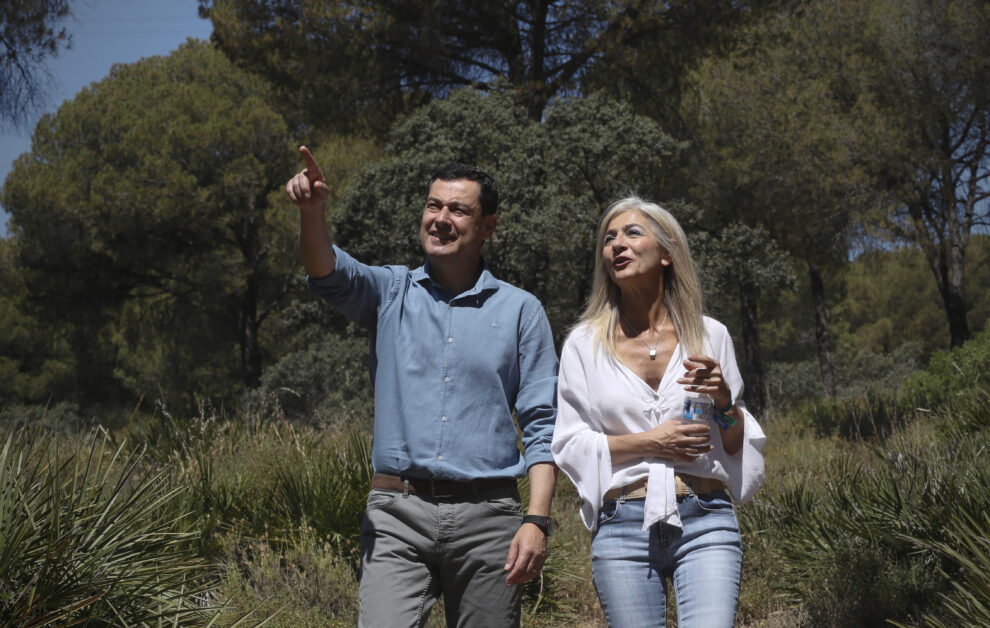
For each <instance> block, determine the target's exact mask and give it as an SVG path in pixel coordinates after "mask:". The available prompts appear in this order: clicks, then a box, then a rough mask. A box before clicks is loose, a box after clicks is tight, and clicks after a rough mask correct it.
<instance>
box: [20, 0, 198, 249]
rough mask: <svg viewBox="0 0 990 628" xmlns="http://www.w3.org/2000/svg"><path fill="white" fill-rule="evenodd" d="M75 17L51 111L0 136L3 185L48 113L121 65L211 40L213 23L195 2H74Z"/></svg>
mask: <svg viewBox="0 0 990 628" xmlns="http://www.w3.org/2000/svg"><path fill="white" fill-rule="evenodd" d="M69 6H70V10H71V15H70V16H69V17H68V18H67V19H65V20H64V21H63V22H62V25H63V26H64V27H65V28H66V30H67V31H68V32H69V34H70V35H71V36H72V47H71V48H69V49H68V50H65V49H63V50H61V51H60V52H59V54H58V56H57V57H55V58H50V59H49V60H48V62H47V68H48V70H49V71H50V72H51V74H52V78H53V83H52V85H51V86H50V87H49V88H48V103H49V104H48V106H47V107H44V108H43V109H42V110H40V111H37V112H36V114H35V115H34V117H32V119H31V121H30V122H29V123H28V124H26V125H25V127H24V128H23V129H14V130H10V131H8V132H6V133H0V184H2V182H3V181H5V180H6V179H7V175H8V173H9V172H10V169H11V165H12V164H13V162H14V160H15V159H17V157H18V156H20V155H21V154H22V153H26V152H28V151H30V150H31V132H32V131H33V130H34V126H35V124H36V123H37V121H38V119H39V118H40V117H41V116H42V115H43V114H45V113H54V112H55V111H57V110H58V108H59V106H60V105H61V104H62V103H63V102H64V101H65V100H67V99H71V98H72V97H73V96H75V95H76V94H77V93H78V92H79V91H80V90H81V89H82V88H83V87H86V86H87V85H89V84H90V83H93V82H95V81H99V80H101V79H103V78H105V77H106V76H107V74H109V73H110V68H111V67H113V65H114V64H117V63H133V62H135V61H138V60H140V59H143V58H144V57H151V56H155V55H167V54H168V53H170V52H172V51H173V50H175V49H176V48H178V47H179V46H180V45H181V44H182V43H184V42H185V41H186V39H188V38H190V37H192V38H194V39H209V38H210V33H211V32H212V30H213V27H212V25H211V24H210V22H209V20H203V19H200V18H199V16H198V14H197V10H198V7H199V3H198V2H197V0H72V1H71V2H70V4H69ZM0 235H2V236H6V235H7V213H6V212H5V211H0Z"/></svg>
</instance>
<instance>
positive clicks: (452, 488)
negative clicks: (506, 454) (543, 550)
mask: <svg viewBox="0 0 990 628" xmlns="http://www.w3.org/2000/svg"><path fill="white" fill-rule="evenodd" d="M371 488H380V489H385V490H387V491H403V492H405V491H409V492H410V493H416V494H417V495H422V496H425V497H466V496H469V495H478V494H480V493H487V492H491V491H493V490H498V489H502V490H506V491H508V490H515V488H516V480H515V478H480V479H477V480H471V481H469V482H455V481H454V480H424V479H421V478H407V477H400V476H398V475H385V474H383V473H376V474H375V475H374V476H372V478H371Z"/></svg>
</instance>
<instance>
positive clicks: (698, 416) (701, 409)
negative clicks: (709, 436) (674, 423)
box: [681, 392, 715, 449]
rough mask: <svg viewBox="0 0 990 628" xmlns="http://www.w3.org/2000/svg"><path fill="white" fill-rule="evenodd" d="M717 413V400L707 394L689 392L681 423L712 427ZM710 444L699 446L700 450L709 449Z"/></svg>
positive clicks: (685, 398) (685, 399)
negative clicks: (714, 415) (698, 423)
mask: <svg viewBox="0 0 990 628" xmlns="http://www.w3.org/2000/svg"><path fill="white" fill-rule="evenodd" d="M714 412H715V400H714V399H712V398H711V397H709V396H708V395H706V394H705V393H694V392H689V393H687V395H685V397H684V410H683V411H682V412H681V423H683V424H688V423H695V422H701V423H704V424H706V425H708V426H709V428H710V427H711V421H710V419H711V418H712V416H713V414H714ZM707 447H708V442H706V443H705V444H704V445H698V448H699V449H701V448H707Z"/></svg>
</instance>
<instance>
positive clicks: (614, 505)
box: [598, 499, 619, 526]
mask: <svg viewBox="0 0 990 628" xmlns="http://www.w3.org/2000/svg"><path fill="white" fill-rule="evenodd" d="M617 514H619V501H618V500H615V499H606V500H605V501H604V502H603V503H602V509H601V510H599V511H598V525H599V526H601V525H602V524H605V523H608V522H609V521H611V520H612V519H615V516H616V515H617Z"/></svg>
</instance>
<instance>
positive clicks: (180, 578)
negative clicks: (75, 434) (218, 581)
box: [0, 432, 221, 626]
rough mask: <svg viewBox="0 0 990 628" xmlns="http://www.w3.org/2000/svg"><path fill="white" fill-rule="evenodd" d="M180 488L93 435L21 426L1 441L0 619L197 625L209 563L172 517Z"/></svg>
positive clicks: (210, 609) (204, 617) (211, 611)
mask: <svg viewBox="0 0 990 628" xmlns="http://www.w3.org/2000/svg"><path fill="white" fill-rule="evenodd" d="M180 492H181V489H180V488H174V487H172V486H171V485H170V483H169V481H168V477H167V475H166V474H164V473H151V472H147V471H145V470H144V469H143V468H142V466H141V456H140V455H139V454H137V453H132V452H128V451H127V450H126V449H125V448H124V447H123V446H121V447H119V448H117V449H114V448H111V447H108V444H107V442H106V440H105V439H104V438H101V437H99V436H97V435H93V436H91V437H90V438H89V439H88V442H83V443H81V444H80V445H79V446H78V448H77V449H75V450H70V451H69V452H64V451H60V447H59V444H58V442H57V440H56V441H52V442H51V443H46V437H45V435H43V434H42V435H38V436H34V437H32V436H29V435H28V433H25V432H21V433H20V434H19V435H18V436H17V437H15V436H13V435H11V436H9V437H8V438H7V439H6V443H5V444H4V447H3V450H2V452H0V621H2V623H4V624H5V625H17V626H42V625H52V624H58V625H68V624H70V623H79V622H88V625H105V626H109V625H141V626H143V625H155V624H157V623H158V622H160V621H166V622H172V621H175V622H178V623H181V624H190V623H194V624H198V625H206V623H207V622H208V621H209V620H210V618H212V617H215V616H216V615H217V614H218V613H219V612H220V610H221V609H220V608H218V607H216V606H212V605H209V604H204V603H203V602H204V598H205V596H206V595H207V594H208V593H209V590H210V587H209V585H204V584H203V583H204V578H208V577H209V576H211V575H212V574H213V569H212V567H211V566H210V565H209V563H208V562H206V561H204V560H203V559H201V558H199V557H198V553H197V543H196V536H195V534H193V533H190V532H188V531H187V530H186V529H185V527H184V526H183V525H182V523H181V521H180V516H179V513H178V512H177V511H176V510H175V504H176V502H177V498H178V495H179V493H180Z"/></svg>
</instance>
